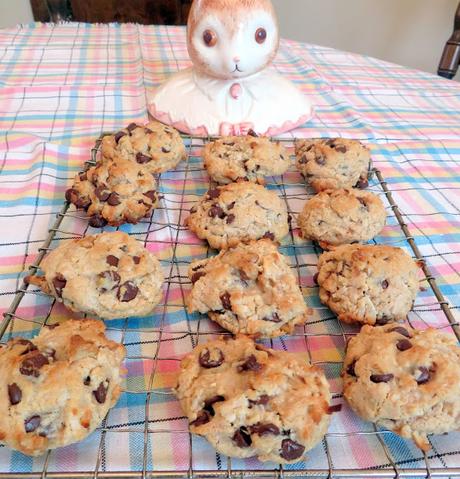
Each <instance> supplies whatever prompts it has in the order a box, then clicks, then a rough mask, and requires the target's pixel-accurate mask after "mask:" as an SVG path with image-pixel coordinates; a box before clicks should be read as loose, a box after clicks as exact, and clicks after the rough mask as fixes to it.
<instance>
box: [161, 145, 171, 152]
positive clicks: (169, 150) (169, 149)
mask: <svg viewBox="0 0 460 479" xmlns="http://www.w3.org/2000/svg"><path fill="white" fill-rule="evenodd" d="M161 151H162V152H163V153H171V148H166V147H165V146H162V147H161Z"/></svg>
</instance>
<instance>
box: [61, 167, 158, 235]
mask: <svg viewBox="0 0 460 479" xmlns="http://www.w3.org/2000/svg"><path fill="white" fill-rule="evenodd" d="M156 189H157V184H156V181H155V178H154V177H153V176H152V175H151V174H150V173H149V172H148V171H147V170H146V169H145V168H143V167H141V166H140V165H136V164H133V163H132V162H130V161H128V160H123V159H121V158H118V159H115V160H114V161H104V162H99V163H98V164H97V165H96V166H94V167H92V168H90V169H89V170H88V171H86V172H84V173H80V174H78V175H77V176H76V177H75V180H74V183H73V185H72V187H71V188H69V189H68V190H67V191H66V199H67V201H70V202H71V203H72V204H74V205H75V207H76V208H77V209H83V210H85V211H86V212H87V213H88V216H89V217H90V219H89V224H90V225H91V226H93V227H95V228H101V227H103V226H105V225H107V224H109V225H111V226H119V225H122V224H124V223H137V222H138V221H139V220H141V219H142V218H143V217H145V216H146V215H148V214H150V213H151V212H152V210H153V209H154V208H155V207H156V206H157V205H158V193H157V191H156Z"/></svg>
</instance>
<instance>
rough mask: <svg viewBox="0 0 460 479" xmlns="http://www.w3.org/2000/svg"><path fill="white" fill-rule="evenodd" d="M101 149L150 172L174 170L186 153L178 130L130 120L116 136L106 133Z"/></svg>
mask: <svg viewBox="0 0 460 479" xmlns="http://www.w3.org/2000/svg"><path fill="white" fill-rule="evenodd" d="M101 152H102V157H103V158H105V159H111V160H114V159H116V158H117V157H121V158H124V159H125V160H129V161H131V162H134V163H137V164H139V165H142V166H143V167H144V168H145V169H146V170H147V171H149V172H150V173H162V172H165V171H168V170H171V169H173V168H175V167H176V166H177V165H178V164H179V163H180V162H181V161H182V160H185V158H186V156H187V155H186V151H185V146H184V142H183V141H182V138H181V136H180V135H179V132H178V131H177V130H176V129H175V128H173V127H172V126H168V125H164V124H163V123H160V122H158V121H151V122H150V123H147V124H146V125H138V124H136V123H131V124H130V125H128V126H127V127H126V128H123V129H122V130H120V131H118V132H117V133H115V134H114V135H108V136H105V137H104V138H103V140H102V146H101Z"/></svg>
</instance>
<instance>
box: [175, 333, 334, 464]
mask: <svg viewBox="0 0 460 479" xmlns="http://www.w3.org/2000/svg"><path fill="white" fill-rule="evenodd" d="M176 395H177V397H178V399H179V401H180V404H181V406H182V409H183V410H184V412H185V414H186V415H187V417H188V420H189V424H190V430H191V431H192V432H193V433H196V434H199V435H201V436H204V437H205V438H206V439H207V440H208V441H209V442H210V443H211V444H212V445H213V446H214V447H215V448H216V449H217V451H219V452H220V453H222V454H227V455H228V456H231V457H241V458H244V457H252V456H258V458H259V459H260V460H261V461H275V462H278V463H280V462H281V463H289V462H297V461H299V460H301V459H302V458H303V456H304V454H305V452H306V451H308V450H310V449H312V448H313V447H314V446H315V445H316V444H317V443H318V442H319V441H321V439H322V438H323V436H324V434H325V433H326V431H327V428H328V425H329V418H330V416H329V403H330V400H331V397H330V392H329V385H328V383H327V380H326V378H325V376H324V373H323V372H322V371H321V369H320V368H318V367H316V366H310V365H309V364H308V360H307V358H306V357H303V355H300V354H298V353H297V354H293V353H287V352H284V351H275V350H273V349H268V348H264V347H262V346H260V345H257V344H255V343H254V342H253V341H252V340H250V339H249V338H247V337H245V336H238V337H237V338H236V339H230V338H223V339H218V340H215V341H210V342H208V343H206V344H201V345H199V346H197V347H196V348H195V349H194V350H193V351H192V352H191V353H190V354H188V355H187V356H186V357H185V358H184V359H183V360H182V362H181V371H180V374H179V378H178V385H177V388H176Z"/></svg>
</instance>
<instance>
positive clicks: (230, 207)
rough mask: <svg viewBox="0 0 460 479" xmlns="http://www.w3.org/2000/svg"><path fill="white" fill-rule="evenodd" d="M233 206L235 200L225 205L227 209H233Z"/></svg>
mask: <svg viewBox="0 0 460 479" xmlns="http://www.w3.org/2000/svg"><path fill="white" fill-rule="evenodd" d="M234 207H235V201H233V202H232V203H230V204H229V205H227V210H233V208H234Z"/></svg>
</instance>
